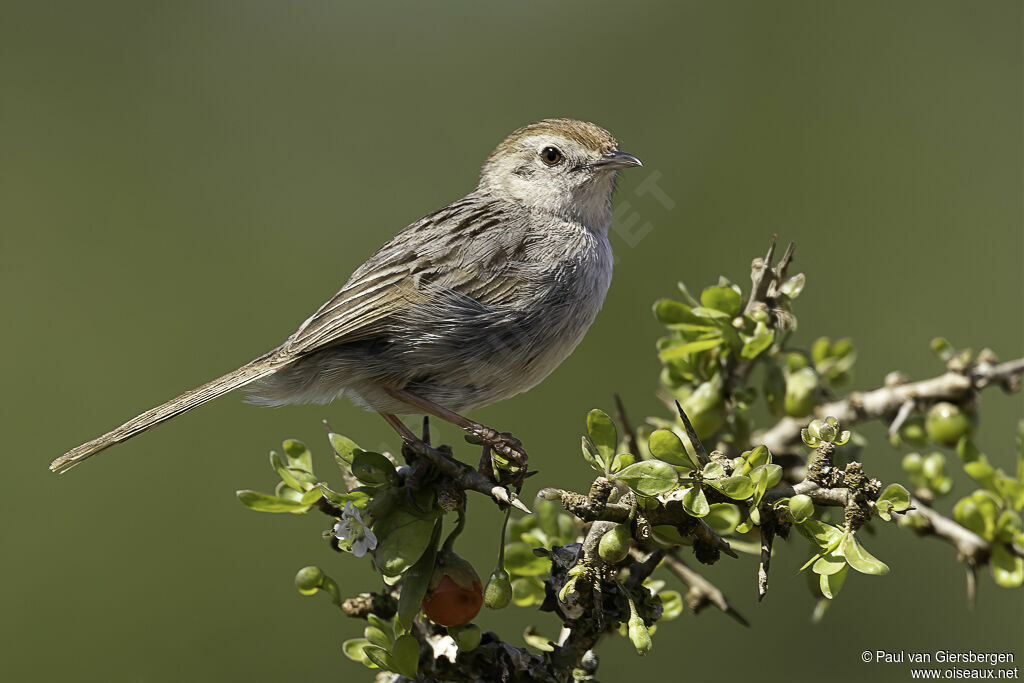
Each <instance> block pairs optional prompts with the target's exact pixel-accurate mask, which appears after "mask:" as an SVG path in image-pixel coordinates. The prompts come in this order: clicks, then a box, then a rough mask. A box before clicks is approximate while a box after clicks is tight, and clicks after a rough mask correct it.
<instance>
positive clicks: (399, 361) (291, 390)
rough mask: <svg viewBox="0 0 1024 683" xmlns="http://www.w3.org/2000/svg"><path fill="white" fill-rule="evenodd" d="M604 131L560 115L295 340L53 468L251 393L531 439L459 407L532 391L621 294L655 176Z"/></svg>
mask: <svg viewBox="0 0 1024 683" xmlns="http://www.w3.org/2000/svg"><path fill="white" fill-rule="evenodd" d="M641 165H642V164H641V163H640V160H639V159H637V158H636V157H635V156H633V155H632V154H628V153H626V152H622V151H619V149H618V145H617V143H616V142H615V139H614V138H613V137H612V136H611V135H610V134H609V133H608V132H607V131H606V130H604V129H603V128H601V127H599V126H596V125H594V124H593V123H586V122H583V121H574V120H570V119H546V120H544V121H539V122H537V123H533V124H530V125H528V126H524V127H523V128H520V129H519V130H517V131H515V132H514V133H512V134H511V135H510V136H508V137H507V138H506V139H505V140H504V141H503V142H502V143H501V144H500V145H498V147H497V149H495V150H494V152H493V153H492V154H491V155H490V156H489V157H488V158H487V161H485V162H484V165H483V169H482V170H481V173H480V183H479V184H478V185H477V187H476V189H475V190H473V191H472V192H470V193H469V194H468V195H466V196H465V197H463V198H462V199H459V200H458V201H455V202H453V203H451V204H449V205H448V206H445V207H444V208H442V209H439V210H437V211H435V212H433V213H431V214H428V215H427V216H424V217H423V218H421V219H420V220H418V221H416V222H415V223H413V224H412V225H410V226H409V227H407V228H405V230H402V231H401V232H400V233H398V234H397V235H395V237H393V238H392V239H391V240H390V241H389V242H388V243H387V244H385V245H384V246H382V247H381V248H380V249H378V250H377V252H376V253H374V254H373V256H371V257H370V258H369V260H367V261H366V263H364V264H363V265H362V266H360V267H359V268H358V269H357V270H356V271H355V272H354V273H353V274H352V277H351V278H349V280H348V282H347V283H345V286H344V287H342V288H341V291H339V292H338V293H337V294H336V295H335V296H334V298H332V299H331V300H330V301H328V302H327V303H326V304H324V305H323V306H321V307H320V309H319V310H318V311H317V312H316V313H314V314H313V315H312V316H311V317H310V318H309V319H307V320H306V321H305V322H304V323H303V324H302V326H301V327H299V329H298V331H297V332H295V334H293V335H292V336H290V337H289V338H288V339H287V340H286V341H285V342H284V343H283V344H282V345H281V346H279V347H277V348H276V349H273V350H272V351H269V352H268V353H266V354H264V355H262V356H260V357H259V358H257V359H256V360H254V361H252V362H250V363H247V364H246V365H243V366H242V367H240V368H238V369H237V370H235V371H233V372H229V373H228V374H226V375H224V376H223V377H219V378H217V379H215V380H213V381H211V382H208V383H206V384H204V385H202V386H200V387H198V388H196V389H193V390H191V391H188V392H186V393H184V394H182V395H181V396H178V397H177V398H175V399H173V400H171V401H168V402H167V403H165V404H163V405H160V406H157V407H156V408H153V409H151V410H147V411H146V412H144V413H142V414H141V415H139V416H137V417H135V418H133V419H131V420H129V421H128V422H126V423H124V424H123V425H121V426H120V427H118V428H117V429H114V430H113V431H111V432H108V433H107V434H104V435H103V436H101V437H99V438H96V439H93V440H92V441H89V442H87V443H84V444H82V445H81V446H78V447H76V448H73V449H72V450H70V451H68V452H67V453H65V454H64V455H62V456H61V457H59V458H57V459H56V460H54V461H53V463H51V464H50V469H51V470H53V471H54V472H63V471H65V470H67V469H69V468H71V467H73V466H75V465H77V464H78V463H80V462H82V461H83V460H85V459H86V458H88V457H89V456H91V455H94V454H96V453H99V452H100V451H102V450H104V449H106V448H108V447H110V446H112V445H114V444H116V443H120V442H122V441H125V440H127V439H130V438H131V437H133V436H135V435H136V434H139V433H141V432H143V431H145V430H147V429H149V428H150V427H153V426H156V425H158V424H160V423H161V422H165V421H166V420H169V419H171V418H173V417H176V416H178V415H180V414H182V413H184V412H185V411H188V410H191V409H192V408H195V407H197V406H200V405H202V404H204V403H206V402H208V401H211V400H213V399H215V398H217V397H218V396H222V395H223V394H226V393H228V392H230V391H232V390H234V389H239V388H241V387H245V386H247V385H249V391H250V393H251V399H252V400H253V401H254V402H256V403H262V404H266V405H282V404H287V403H327V402H330V401H333V400H334V399H336V398H338V397H340V396H347V397H348V398H350V399H351V400H353V401H354V402H356V403H357V404H359V405H362V406H366V407H367V408H370V409H372V410H375V411H377V412H378V413H380V414H381V415H382V416H383V417H384V419H385V420H387V421H388V423H389V424H391V426H392V427H394V428H395V429H396V430H397V431H398V432H399V434H401V435H402V437H403V438H404V439H407V440H409V439H415V438H416V437H415V436H414V435H413V434H412V432H411V431H410V430H409V429H408V428H407V427H405V425H403V424H402V422H401V421H400V420H399V419H398V417H397V416H398V415H404V414H413V413H420V414H429V415H433V416H435V417H438V418H441V419H443V420H447V421H448V422H451V423H453V424H455V425H458V426H459V427H461V428H462V429H464V430H465V431H467V432H469V433H470V434H472V435H474V436H476V437H477V438H478V439H480V440H482V441H483V442H485V443H487V444H489V445H490V446H491V447H492V448H494V449H495V450H496V451H497V452H499V453H502V454H505V455H507V456H510V457H513V458H515V459H517V460H518V459H525V453H524V452H523V451H522V448H521V446H520V444H519V441H518V440H517V439H515V438H514V437H512V436H510V435H508V434H502V433H499V432H497V431H496V430H494V429H491V428H489V427H485V426H484V425H481V424H479V423H477V422H474V421H472V420H470V419H468V418H466V417H463V416H462V415H459V414H458V413H459V412H462V411H467V410H471V409H473V408H477V407H480V406H485V405H489V404H491V403H495V402H497V401H500V400H502V399H505V398H508V397H510V396H514V395H516V394H519V393H521V392H523V391H526V390H527V389H530V388H531V387H533V386H535V385H536V384H537V383H538V382H540V381H541V380H542V379H544V378H545V377H547V376H548V374H550V373H551V372H552V371H553V370H554V369H555V368H556V367H558V365H559V364H560V363H561V362H562V361H563V360H564V359H565V358H566V357H567V356H568V355H569V354H570V353H571V352H572V350H573V349H574V348H576V345H577V344H579V342H580V340H581V339H582V338H583V335H584V334H585V333H586V331H587V329H588V328H589V327H590V324H591V323H592V322H593V321H594V318H595V317H596V316H597V312H598V310H599V309H600V308H601V305H602V303H603V302H604V297H605V294H606V292H607V291H608V286H609V285H610V284H611V276H612V252H611V245H610V244H609V243H608V228H609V226H610V224H611V220H612V207H611V199H612V193H613V191H614V189H615V175H616V171H618V170H619V169H624V168H629V167H632V166H641Z"/></svg>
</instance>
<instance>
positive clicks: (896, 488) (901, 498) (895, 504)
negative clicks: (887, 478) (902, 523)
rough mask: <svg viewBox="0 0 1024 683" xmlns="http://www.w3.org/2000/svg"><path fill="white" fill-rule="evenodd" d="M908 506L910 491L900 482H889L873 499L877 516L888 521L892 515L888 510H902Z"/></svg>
mask: <svg viewBox="0 0 1024 683" xmlns="http://www.w3.org/2000/svg"><path fill="white" fill-rule="evenodd" d="M909 507H910V492H909V491H907V489H905V488H903V486H901V485H900V484H889V485H888V486H886V487H885V490H884V491H882V493H881V495H879V496H878V500H876V501H875V508H876V509H877V510H878V516H879V517H881V518H882V519H884V520H885V521H887V522H888V521H889V520H890V519H892V516H891V515H890V514H889V512H890V511H895V512H903V511H904V510H906V509H907V508H909Z"/></svg>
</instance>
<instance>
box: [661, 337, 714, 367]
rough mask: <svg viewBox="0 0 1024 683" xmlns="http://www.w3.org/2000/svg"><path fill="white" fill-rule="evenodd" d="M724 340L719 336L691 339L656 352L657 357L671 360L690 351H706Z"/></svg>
mask: <svg viewBox="0 0 1024 683" xmlns="http://www.w3.org/2000/svg"><path fill="white" fill-rule="evenodd" d="M724 341H725V340H724V339H722V337H721V336H716V337H712V338H710V339H701V340H699V341H692V342H688V343H686V344H682V345H680V346H670V347H669V348H667V349H665V350H664V351H662V352H661V353H659V354H658V358H660V359H661V360H663V361H673V360H677V359H680V358H683V357H684V356H688V355H690V354H691V353H700V352H701V351H707V350H708V349H713V348H715V347H716V346H720V345H721V344H722V343H723V342H724Z"/></svg>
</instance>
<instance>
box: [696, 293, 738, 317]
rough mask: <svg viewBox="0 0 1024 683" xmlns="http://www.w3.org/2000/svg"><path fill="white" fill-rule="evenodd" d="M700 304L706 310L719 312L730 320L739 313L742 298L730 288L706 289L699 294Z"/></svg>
mask: <svg viewBox="0 0 1024 683" xmlns="http://www.w3.org/2000/svg"><path fill="white" fill-rule="evenodd" d="M700 303H701V304H702V305H703V306H704V307H706V308H713V309H714V310H716V311H721V312H722V313H725V314H726V315H727V316H729V317H730V318H731V317H733V316H735V315H737V314H738V313H739V312H740V305H741V304H742V297H741V296H740V293H739V292H737V291H736V290H735V289H733V288H732V287H723V286H718V287H708V288H707V289H705V290H704V291H703V292H701V293H700Z"/></svg>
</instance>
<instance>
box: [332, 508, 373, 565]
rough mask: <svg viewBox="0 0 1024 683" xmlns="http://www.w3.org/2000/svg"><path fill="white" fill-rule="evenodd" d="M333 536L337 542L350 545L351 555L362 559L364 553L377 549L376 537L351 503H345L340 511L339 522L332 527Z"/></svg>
mask: <svg viewBox="0 0 1024 683" xmlns="http://www.w3.org/2000/svg"><path fill="white" fill-rule="evenodd" d="M334 535H335V536H337V537H338V539H339V540H342V541H348V542H349V543H351V545H352V554H353V555H355V556H356V557H362V556H363V555H365V554H366V551H368V550H373V549H374V548H376V547H377V537H376V536H375V535H374V533H373V530H372V529H369V528H368V527H367V526H366V525H365V524H364V523H363V518H362V517H360V516H359V509H358V508H357V507H356V506H355V505H353V504H352V503H350V502H349V503H345V509H344V510H342V511H341V521H340V522H338V523H337V524H335V525H334Z"/></svg>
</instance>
